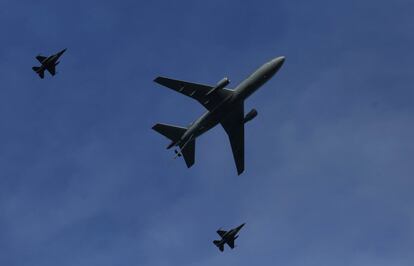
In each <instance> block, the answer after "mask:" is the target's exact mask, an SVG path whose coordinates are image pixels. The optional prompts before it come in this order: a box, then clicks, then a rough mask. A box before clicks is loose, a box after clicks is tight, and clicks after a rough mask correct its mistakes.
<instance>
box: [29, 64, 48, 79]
mask: <svg viewBox="0 0 414 266" xmlns="http://www.w3.org/2000/svg"><path fill="white" fill-rule="evenodd" d="M32 69H33V71H34V72H36V73H37V74H38V75H39V77H40V78H41V79H43V78H44V77H45V70H44V69H43V68H41V67H32Z"/></svg>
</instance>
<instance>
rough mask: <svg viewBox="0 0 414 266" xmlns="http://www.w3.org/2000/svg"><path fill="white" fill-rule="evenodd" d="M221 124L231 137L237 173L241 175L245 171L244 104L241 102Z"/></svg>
mask: <svg viewBox="0 0 414 266" xmlns="http://www.w3.org/2000/svg"><path fill="white" fill-rule="evenodd" d="M221 125H222V126H223V128H224V130H225V131H226V133H227V135H228V137H229V140H230V144H231V150H232V152H233V158H234V162H235V163H236V168H237V174H239V175H240V174H241V173H243V171H244V104H243V103H240V104H239V105H238V106H237V107H236V110H234V111H233V112H232V113H230V114H229V115H228V116H227V117H226V118H225V119H224V121H221Z"/></svg>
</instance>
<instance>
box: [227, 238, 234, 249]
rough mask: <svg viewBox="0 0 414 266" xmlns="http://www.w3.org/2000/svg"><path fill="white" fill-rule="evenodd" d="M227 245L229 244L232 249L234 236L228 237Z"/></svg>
mask: <svg viewBox="0 0 414 266" xmlns="http://www.w3.org/2000/svg"><path fill="white" fill-rule="evenodd" d="M227 245H229V247H230V248H231V249H233V248H234V238H233V239H230V240H229V241H227Z"/></svg>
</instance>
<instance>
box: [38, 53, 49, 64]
mask: <svg viewBox="0 0 414 266" xmlns="http://www.w3.org/2000/svg"><path fill="white" fill-rule="evenodd" d="M46 58H47V57H46V56H42V55H38V56H36V59H37V61H39V62H40V63H42V62H43V61H45V59H46Z"/></svg>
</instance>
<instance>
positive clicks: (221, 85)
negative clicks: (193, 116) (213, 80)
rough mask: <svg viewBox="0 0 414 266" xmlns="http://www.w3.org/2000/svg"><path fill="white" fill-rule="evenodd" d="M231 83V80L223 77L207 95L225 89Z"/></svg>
mask: <svg viewBox="0 0 414 266" xmlns="http://www.w3.org/2000/svg"><path fill="white" fill-rule="evenodd" d="M229 83H230V80H229V79H228V78H223V79H222V80H220V81H219V82H218V83H217V85H216V86H215V87H214V88H212V89H211V90H210V91H209V92H207V94H206V96H207V95H210V94H212V93H215V92H216V91H218V90H221V89H224V87H226V86H227V85H229Z"/></svg>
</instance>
